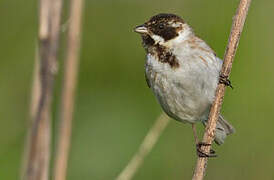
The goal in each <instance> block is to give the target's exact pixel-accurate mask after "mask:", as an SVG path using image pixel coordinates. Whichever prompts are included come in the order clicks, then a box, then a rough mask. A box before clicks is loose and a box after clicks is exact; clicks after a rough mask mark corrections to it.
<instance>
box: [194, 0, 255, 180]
mask: <svg viewBox="0 0 274 180" xmlns="http://www.w3.org/2000/svg"><path fill="white" fill-rule="evenodd" d="M250 3H251V0H241V1H240V3H239V6H238V9H237V12H236V15H235V17H234V20H233V24H232V29H231V33H230V37H229V40H228V45H227V48H226V52H225V55H224V62H223V66H222V70H221V75H222V76H223V77H229V75H230V71H231V68H232V63H233V60H234V56H235V53H236V50H237V47H238V44H239V40H240V36H241V33H242V30H243V27H244V23H245V19H246V16H247V13H248V9H249V5H250ZM224 93H225V85H224V84H219V85H218V87H217V90H216V95H215V97H216V98H215V100H214V102H213V104H212V107H211V111H210V114H209V120H208V124H207V126H206V129H205V134H204V137H203V142H205V143H207V144H211V143H212V141H213V140H214V136H215V128H216V123H217V119H218V117H219V114H220V110H221V106H222V103H223V98H224ZM210 148H211V147H210V146H205V147H203V150H204V151H205V152H206V153H209V151H210ZM207 160H208V158H203V157H199V158H198V160H197V164H196V168H195V171H194V174H193V177H192V180H202V179H203V178H204V176H205V171H206V166H207Z"/></svg>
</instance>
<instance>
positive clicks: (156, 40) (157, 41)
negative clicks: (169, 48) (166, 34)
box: [151, 34, 165, 44]
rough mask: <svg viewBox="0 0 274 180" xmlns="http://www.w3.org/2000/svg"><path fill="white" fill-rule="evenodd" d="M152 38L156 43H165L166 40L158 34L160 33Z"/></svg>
mask: <svg viewBox="0 0 274 180" xmlns="http://www.w3.org/2000/svg"><path fill="white" fill-rule="evenodd" d="M151 38H152V39H153V40H154V41H155V43H156V44H157V43H164V42H165V40H164V39H163V38H162V37H161V36H158V35H155V34H154V35H152V36H151Z"/></svg>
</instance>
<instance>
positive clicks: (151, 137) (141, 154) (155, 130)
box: [116, 113, 170, 180]
mask: <svg viewBox="0 0 274 180" xmlns="http://www.w3.org/2000/svg"><path fill="white" fill-rule="evenodd" d="M169 121H170V119H169V117H167V116H166V114H165V113H162V114H161V116H160V117H159V118H158V119H157V120H156V121H155V123H154V125H153V126H152V128H151V129H150V130H149V132H148V133H147V135H146V137H145V139H144V140H143V142H142V144H141V145H140V147H139V150H138V152H136V154H134V156H133V157H132V159H131V160H130V162H129V163H128V164H127V166H126V167H125V169H124V170H123V171H122V172H121V173H120V174H119V176H118V177H117V178H116V180H130V179H132V177H133V176H134V174H135V173H136V172H137V170H138V169H139V167H140V166H141V165H142V164H143V162H144V159H145V157H146V156H147V155H148V154H149V153H150V151H151V150H152V148H153V147H154V145H155V143H156V142H157V141H158V139H159V137H160V135H161V134H162V133H163V131H164V130H165V128H166V127H167V125H168V123H169Z"/></svg>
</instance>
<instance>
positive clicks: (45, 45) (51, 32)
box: [23, 0, 62, 180]
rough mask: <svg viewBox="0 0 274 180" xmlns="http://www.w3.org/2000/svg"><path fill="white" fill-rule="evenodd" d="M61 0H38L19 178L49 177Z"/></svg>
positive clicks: (41, 178)
mask: <svg viewBox="0 0 274 180" xmlns="http://www.w3.org/2000/svg"><path fill="white" fill-rule="evenodd" d="M61 8H62V0H40V23H39V37H38V40H39V53H38V61H39V62H38V64H39V68H38V70H37V71H36V74H35V75H34V76H35V77H34V81H35V82H34V85H33V86H34V87H33V92H32V102H31V115H30V117H31V119H32V121H31V124H32V127H31V129H30V133H29V137H28V138H29V139H28V140H27V142H26V143H27V147H26V150H25V151H26V153H27V160H26V164H25V166H26V167H23V169H25V170H26V172H24V175H23V179H26V180H47V179H49V161H50V139H51V131H50V126H51V122H50V120H51V118H50V116H51V101H52V93H53V84H54V75H55V73H56V72H57V49H58V45H59V31H60V25H59V24H60V19H61ZM38 91H40V92H38Z"/></svg>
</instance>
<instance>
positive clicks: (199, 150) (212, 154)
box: [196, 142, 217, 158]
mask: <svg viewBox="0 0 274 180" xmlns="http://www.w3.org/2000/svg"><path fill="white" fill-rule="evenodd" d="M210 145H211V144H207V143H204V142H199V143H198V144H196V151H197V155H198V156H199V157H207V158H209V157H217V154H215V151H214V150H213V149H210V152H209V154H207V153H205V152H204V151H203V150H202V148H201V147H202V146H210Z"/></svg>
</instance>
